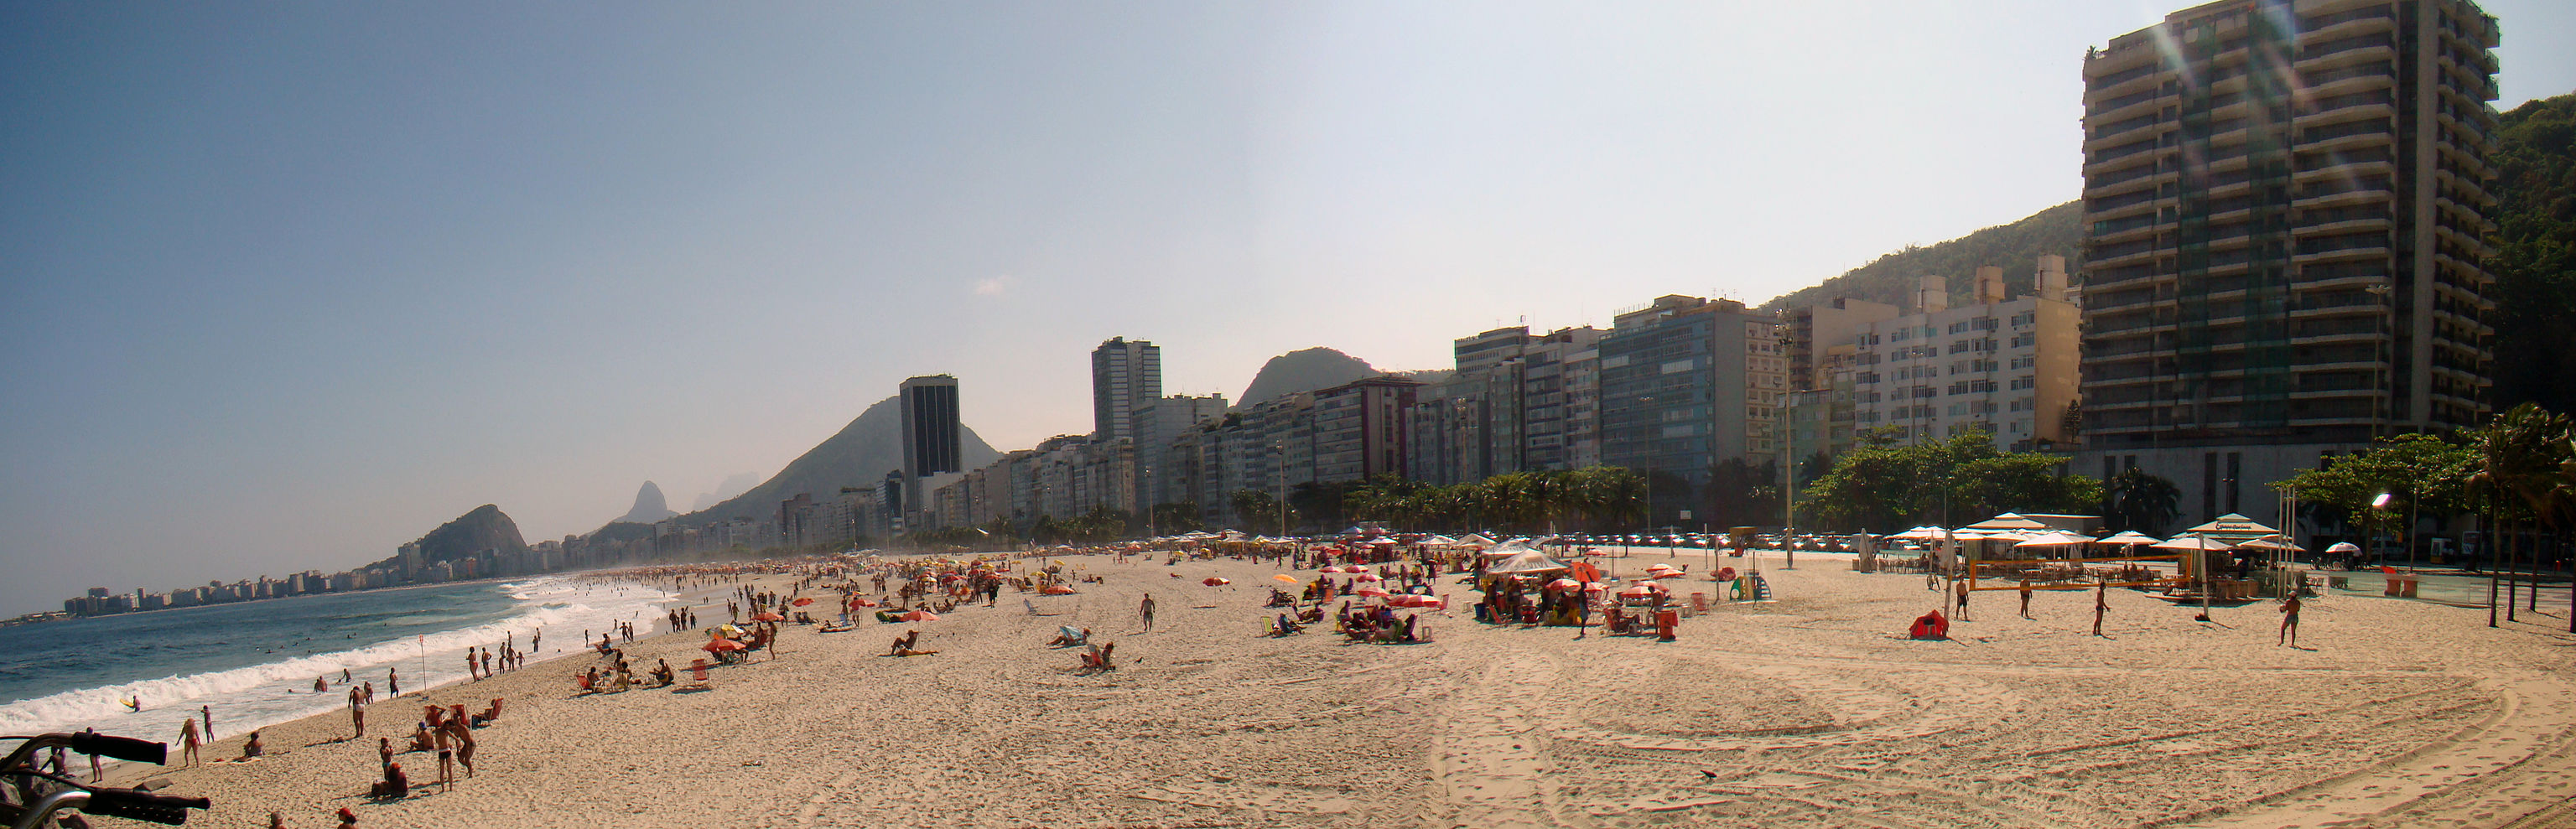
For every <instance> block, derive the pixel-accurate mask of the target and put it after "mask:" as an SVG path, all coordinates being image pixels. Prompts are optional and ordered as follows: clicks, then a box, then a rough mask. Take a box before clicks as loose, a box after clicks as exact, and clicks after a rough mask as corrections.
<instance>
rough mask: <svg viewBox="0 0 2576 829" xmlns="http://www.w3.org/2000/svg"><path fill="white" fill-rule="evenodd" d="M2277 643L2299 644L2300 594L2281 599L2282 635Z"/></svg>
mask: <svg viewBox="0 0 2576 829" xmlns="http://www.w3.org/2000/svg"><path fill="white" fill-rule="evenodd" d="M2273 644H2275V645H2282V644H2286V645H2289V646H2290V647H2293V648H2295V647H2298V646H2299V594H2297V593H2292V594H2290V597H2289V598H2287V599H2283V600H2281V636H2280V638H2279V640H2278V641H2275V642H2273Z"/></svg>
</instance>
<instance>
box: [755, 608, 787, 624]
mask: <svg viewBox="0 0 2576 829" xmlns="http://www.w3.org/2000/svg"><path fill="white" fill-rule="evenodd" d="M751 620H752V621H755V622H784V621H787V617H785V616H780V615H778V614H776V613H773V612H770V611H767V610H763V611H761V612H759V613H754V614H752V615H751Z"/></svg>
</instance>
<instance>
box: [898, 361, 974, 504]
mask: <svg viewBox="0 0 2576 829" xmlns="http://www.w3.org/2000/svg"><path fill="white" fill-rule="evenodd" d="M897 398H898V408H899V409H901V410H902V412H903V483H904V486H903V500H902V502H901V505H900V508H899V509H900V511H901V513H902V515H903V517H904V518H905V519H916V516H917V515H918V513H920V512H921V511H923V509H924V508H925V507H926V506H927V501H926V500H925V499H924V498H923V495H924V490H925V489H926V487H923V486H922V479H924V478H927V477H929V476H931V475H936V474H939V473H943V472H964V471H966V470H965V466H966V464H965V462H964V461H963V460H961V455H962V454H963V447H964V444H963V443H962V442H961V436H962V435H963V433H964V431H965V427H964V426H963V425H961V424H960V423H959V421H958V408H957V378H955V377H952V376H949V375H946V374H933V375H929V376H924V377H913V378H910V379H906V380H904V381H903V385H901V386H899V387H898V388H897Z"/></svg>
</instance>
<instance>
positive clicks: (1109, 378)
mask: <svg viewBox="0 0 2576 829" xmlns="http://www.w3.org/2000/svg"><path fill="white" fill-rule="evenodd" d="M1162 396H1163V350H1162V349H1160V348H1156V347H1154V344H1153V343H1150V342H1146V341H1144V340H1137V341H1135V342H1128V341H1127V339H1126V338H1124V337H1111V338H1109V339H1108V340H1107V341H1105V342H1102V343H1101V344H1100V347H1099V348H1095V349H1092V350H1091V429H1092V434H1094V435H1096V436H1098V437H1099V438H1100V439H1102V440H1115V439H1118V438H1127V439H1129V440H1135V439H1137V438H1138V437H1140V436H1141V433H1142V431H1143V430H1142V429H1140V428H1138V425H1137V423H1136V412H1137V410H1139V409H1144V408H1148V407H1151V406H1153V405H1154V402H1155V401H1156V400H1160V399H1162Z"/></svg>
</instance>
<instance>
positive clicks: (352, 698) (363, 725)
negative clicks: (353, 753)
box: [349, 691, 367, 740]
mask: <svg viewBox="0 0 2576 829" xmlns="http://www.w3.org/2000/svg"><path fill="white" fill-rule="evenodd" d="M349 725H350V727H352V728H356V729H357V730H358V733H357V734H356V736H352V737H350V738H349V739H352V740H356V739H361V738H364V737H366V736H367V704H366V703H364V702H360V701H358V696H357V692H355V691H352V692H350V694H349Z"/></svg>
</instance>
